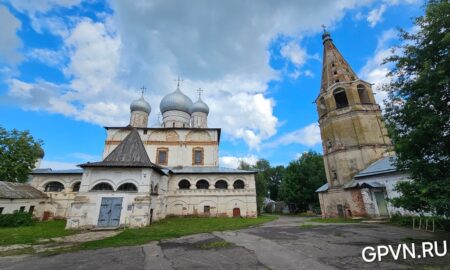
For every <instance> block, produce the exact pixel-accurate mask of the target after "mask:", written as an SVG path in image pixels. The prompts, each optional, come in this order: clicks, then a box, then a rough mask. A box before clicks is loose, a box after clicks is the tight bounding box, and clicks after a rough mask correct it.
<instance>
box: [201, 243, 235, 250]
mask: <svg viewBox="0 0 450 270" xmlns="http://www.w3.org/2000/svg"><path fill="white" fill-rule="evenodd" d="M229 246H230V243H228V242H227V241H215V242H209V243H206V244H202V245H200V246H199V248H201V249H213V248H227V247H229Z"/></svg>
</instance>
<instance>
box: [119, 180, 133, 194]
mask: <svg viewBox="0 0 450 270" xmlns="http://www.w3.org/2000/svg"><path fill="white" fill-rule="evenodd" d="M124 187H134V188H133V189H123V188H124ZM121 188H122V189H121ZM117 191H120V192H138V187H137V186H136V185H135V184H134V183H130V182H125V183H122V184H120V186H118V187H117Z"/></svg>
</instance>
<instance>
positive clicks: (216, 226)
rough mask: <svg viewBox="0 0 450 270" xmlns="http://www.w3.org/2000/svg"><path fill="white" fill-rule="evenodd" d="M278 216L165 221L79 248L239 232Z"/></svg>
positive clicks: (174, 219) (117, 245) (126, 230)
mask: <svg viewBox="0 0 450 270" xmlns="http://www.w3.org/2000/svg"><path fill="white" fill-rule="evenodd" d="M276 218H277V217H276V216H260V217H258V218H200V217H186V218H176V217H173V218H166V219H163V220H161V221H159V222H156V223H153V224H152V225H151V226H149V227H144V228H137V229H124V230H123V231H122V232H121V233H119V234H118V235H116V236H113V237H109V238H105V239H102V240H97V241H91V242H86V243H83V244H81V245H80V246H79V247H78V248H79V249H98V248H105V247H119V246H133V245H141V244H145V243H148V242H150V241H157V240H162V239H168V238H177V237H181V236H185V235H190V234H196V233H207V232H213V231H224V230H236V229H242V228H246V227H250V226H252V225H258V224H262V223H265V222H268V221H271V220H274V219H276Z"/></svg>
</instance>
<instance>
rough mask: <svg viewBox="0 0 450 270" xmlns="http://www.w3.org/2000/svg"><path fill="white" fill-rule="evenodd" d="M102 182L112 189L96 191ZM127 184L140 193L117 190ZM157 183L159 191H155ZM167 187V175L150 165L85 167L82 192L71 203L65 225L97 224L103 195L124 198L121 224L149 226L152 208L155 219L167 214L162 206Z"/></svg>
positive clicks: (86, 225) (81, 226)
mask: <svg viewBox="0 0 450 270" xmlns="http://www.w3.org/2000/svg"><path fill="white" fill-rule="evenodd" d="M99 183H108V184H110V185H111V186H112V188H113V191H93V190H92V188H93V187H94V186H95V185H97V184H99ZM124 183H133V184H134V185H135V186H136V187H137V192H135V191H130V192H127V191H118V190H117V189H118V188H119V186H120V185H122V184H124ZM156 186H158V194H154V192H153V191H154V188H155V187H156ZM152 188H153V190H152ZM166 190H167V176H161V175H160V174H159V173H157V172H156V171H154V170H152V169H150V168H86V170H85V173H84V174H83V179H82V182H81V187H80V192H79V194H78V195H77V197H76V198H75V200H74V202H73V203H72V204H71V208H70V212H69V215H68V220H67V225H66V227H67V228H86V227H95V226H97V224H98V219H99V214H100V207H101V203H102V199H103V198H122V209H121V210H120V222H119V224H120V226H131V227H142V226H147V225H149V222H150V211H151V209H153V217H152V220H153V221H156V220H158V219H161V218H164V217H165V212H164V211H163V210H162V209H165V208H164V207H162V209H161V206H160V205H161V203H164V199H163V198H162V197H163V196H162V194H164V192H165V191H166Z"/></svg>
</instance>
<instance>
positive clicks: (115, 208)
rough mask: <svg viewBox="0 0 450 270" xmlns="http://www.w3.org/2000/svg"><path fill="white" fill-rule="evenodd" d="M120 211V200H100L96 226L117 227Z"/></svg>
mask: <svg viewBox="0 0 450 270" xmlns="http://www.w3.org/2000/svg"><path fill="white" fill-rule="evenodd" d="M121 210H122V198H102V204H101V205H100V214H99V215H98V226H99V227H118V226H119V223H120V211H121Z"/></svg>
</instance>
